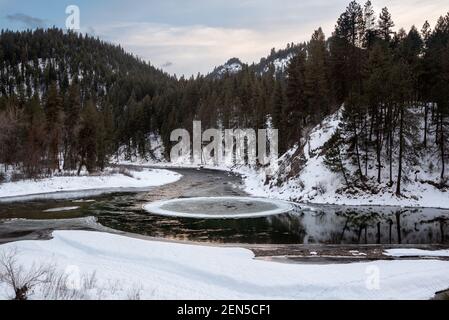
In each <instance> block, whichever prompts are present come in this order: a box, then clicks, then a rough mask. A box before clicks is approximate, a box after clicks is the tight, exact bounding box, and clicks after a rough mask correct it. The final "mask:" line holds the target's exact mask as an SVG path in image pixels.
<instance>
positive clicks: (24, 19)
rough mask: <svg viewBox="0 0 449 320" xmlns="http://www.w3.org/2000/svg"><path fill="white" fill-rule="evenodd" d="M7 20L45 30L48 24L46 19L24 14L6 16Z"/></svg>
mask: <svg viewBox="0 0 449 320" xmlns="http://www.w3.org/2000/svg"><path fill="white" fill-rule="evenodd" d="M6 19H8V20H9V21H12V22H21V23H23V24H25V25H26V26H27V27H29V28H33V29H34V28H43V27H45V25H46V23H45V20H44V19H40V18H36V17H32V16H29V15H26V14H23V13H15V14H8V15H6Z"/></svg>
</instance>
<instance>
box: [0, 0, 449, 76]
mask: <svg viewBox="0 0 449 320" xmlns="http://www.w3.org/2000/svg"><path fill="white" fill-rule="evenodd" d="M349 2H350V1H349V0H159V1H155V0H126V1H123V0H95V1H92V0H78V1H76V0H70V1H67V0H27V1H24V0H0V29H12V30H23V29H27V28H37V27H51V26H56V27H60V28H65V26H66V19H67V17H68V14H66V7H67V6H69V5H76V6H78V7H79V9H80V28H81V29H80V31H81V32H83V33H89V34H91V35H94V36H97V37H99V38H101V39H103V40H106V41H109V42H112V43H116V44H120V45H121V46H122V47H124V48H125V49H126V50H127V51H129V52H132V53H134V54H135V55H137V56H139V57H140V58H142V59H144V60H146V61H150V63H151V64H152V65H154V66H155V67H157V68H161V69H163V70H164V71H166V72H168V73H171V74H177V75H186V76H190V75H192V74H196V73H198V72H200V73H203V74H206V73H208V72H210V71H212V70H213V69H214V67H215V66H218V65H221V64H223V63H225V62H226V61H227V60H228V59H229V58H232V57H238V58H240V59H241V60H242V61H243V62H246V63H252V62H258V61H259V60H260V58H262V57H265V56H267V55H268V54H269V52H270V50H271V48H277V49H280V48H284V47H285V46H286V45H287V43H291V42H295V43H298V42H302V41H307V40H308V39H309V38H310V36H311V35H312V33H313V31H314V30H315V29H317V28H318V27H322V28H323V30H324V32H325V33H326V35H327V36H330V35H331V33H332V31H333V28H334V26H335V22H336V21H337V18H338V17H339V15H340V14H341V13H342V12H343V11H344V10H345V8H346V6H347V5H348V3H349ZM360 2H361V3H363V2H364V0H363V1H362V0H361V1H360ZM372 2H373V5H374V8H375V9H376V12H377V13H380V10H381V8H382V7H385V6H387V7H388V8H389V10H390V12H391V14H392V16H393V19H394V21H395V23H396V26H397V28H399V27H403V28H405V29H409V28H410V27H411V26H412V25H416V26H418V29H421V26H422V25H423V24H424V22H425V20H429V22H430V24H431V25H432V26H434V25H435V23H436V21H437V19H438V17H439V16H441V15H445V14H446V13H447V12H449V0H372Z"/></svg>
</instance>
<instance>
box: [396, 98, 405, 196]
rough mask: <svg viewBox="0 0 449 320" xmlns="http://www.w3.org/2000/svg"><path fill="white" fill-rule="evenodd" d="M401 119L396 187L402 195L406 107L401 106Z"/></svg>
mask: <svg viewBox="0 0 449 320" xmlns="http://www.w3.org/2000/svg"><path fill="white" fill-rule="evenodd" d="M400 108H401V119H400V128H399V167H398V182H397V188H396V195H397V196H400V195H401V180H402V153H403V144H404V137H403V135H404V107H403V106H401V107H400Z"/></svg>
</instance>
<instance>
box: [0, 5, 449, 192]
mask: <svg viewBox="0 0 449 320" xmlns="http://www.w3.org/2000/svg"><path fill="white" fill-rule="evenodd" d="M394 28H395V25H394V22H393V19H392V17H391V15H390V13H389V11H388V9H387V8H384V9H383V10H382V11H381V12H380V13H375V12H374V10H373V7H372V4H371V2H370V1H368V2H366V3H365V4H364V5H360V4H358V3H357V2H355V1H353V2H351V3H350V4H349V5H348V7H347V9H346V11H345V12H344V13H342V14H341V16H340V17H339V19H338V21H337V24H336V27H335V31H334V32H333V34H332V35H331V36H330V37H329V38H326V36H325V35H324V33H323V31H322V30H321V28H318V29H317V30H316V31H315V32H314V33H313V35H312V37H311V39H310V41H308V42H307V43H302V44H289V46H288V47H287V49H285V50H281V51H278V52H276V51H275V50H273V51H272V52H271V54H270V56H269V57H268V58H266V59H263V60H262V61H261V63H259V64H253V65H249V66H248V65H243V66H242V69H241V70H239V71H238V72H227V73H224V74H222V75H221V76H219V77H216V76H214V77H210V76H207V75H206V76H203V75H198V76H197V77H192V78H190V79H186V78H184V77H181V78H176V77H171V76H169V75H167V74H164V73H163V72H162V71H160V70H157V69H155V68H153V67H152V66H151V65H149V64H148V63H146V62H143V61H141V60H139V59H137V58H136V57H134V56H132V55H130V54H127V53H125V52H124V51H123V49H121V48H120V47H116V46H113V45H110V44H107V43H104V42H102V41H100V40H98V39H94V38H92V37H89V36H83V35H79V34H75V33H64V32H63V31H61V30H57V29H49V30H40V29H38V30H34V31H25V32H12V31H2V33H1V36H0V163H2V164H4V165H5V166H14V167H16V168H20V169H21V171H22V172H23V174H24V175H25V176H27V177H36V176H41V175H43V174H51V173H52V172H54V171H57V170H62V169H67V170H77V169H81V168H82V166H84V165H85V166H86V167H87V169H88V170H89V171H95V170H98V169H102V168H104V166H105V165H106V164H107V161H108V159H109V157H110V156H111V155H112V154H113V153H115V152H117V150H119V149H120V150H122V151H124V152H125V155H126V156H131V155H133V154H138V155H140V156H141V157H143V158H151V157H152V156H153V155H152V150H151V148H150V147H149V146H148V138H149V136H150V134H154V133H156V134H158V135H160V136H161V138H162V141H163V144H164V145H165V146H166V147H169V146H170V140H169V138H170V132H171V131H172V130H173V129H176V128H191V126H192V121H193V120H201V121H202V122H203V127H204V128H209V127H222V128H255V129H257V128H264V127H267V126H269V125H272V126H273V127H275V128H279V129H280V131H279V134H280V139H279V140H280V142H281V143H280V149H281V151H282V152H285V151H287V150H289V149H290V148H291V147H293V146H295V145H297V144H305V143H306V140H307V134H308V132H309V131H310V130H311V129H312V128H313V127H314V126H316V125H317V124H319V123H320V122H321V121H322V120H323V118H324V117H326V116H328V115H330V114H331V113H334V112H336V111H337V110H339V109H340V107H341V106H342V105H344V108H343V121H342V123H341V127H340V128H339V130H337V132H336V134H335V135H334V136H333V137H332V139H331V141H330V142H329V143H328V145H327V153H326V162H327V164H328V166H329V167H330V168H332V170H334V171H336V172H340V173H341V175H342V177H343V178H344V179H345V180H346V182H347V183H348V184H349V183H358V184H362V185H363V184H366V183H367V181H368V180H369V173H368V172H369V171H371V169H372V168H375V170H377V175H376V180H377V182H378V183H382V182H383V181H382V179H383V174H382V172H383V171H389V178H388V180H389V181H388V182H389V183H390V185H391V186H392V185H393V182H395V186H396V191H397V193H398V194H400V192H401V181H403V180H404V179H406V178H407V177H404V176H403V173H404V172H405V171H404V169H403V167H405V166H407V165H408V164H409V163H413V162H414V161H415V162H416V161H417V160H416V159H418V158H419V154H428V153H432V154H435V155H436V156H437V157H438V159H439V168H438V170H439V178H440V181H439V182H433V183H438V184H439V185H440V186H441V187H443V186H445V185H446V179H447V174H446V172H447V166H448V164H447V162H448V158H449V13H448V14H447V15H445V16H442V17H441V18H440V19H439V20H438V21H437V22H436V25H435V26H434V27H433V28H432V27H431V25H430V23H428V22H426V24H425V25H424V26H422V27H421V26H420V27H412V28H411V29H410V30H404V29H399V31H396V32H395V31H393V30H394ZM276 59H278V60H276ZM279 59H288V61H289V62H288V65H287V67H286V69H285V70H281V72H279V69H277V68H276V64H275V63H274V61H279ZM420 123H423V126H424V128H423V130H421V131H420V130H418V129H416V126H417V125H418V124H420ZM418 132H419V134H418ZM421 132H422V134H421ZM166 150H169V148H166ZM348 164H351V166H355V168H356V170H355V172H351V169H350V168H348Z"/></svg>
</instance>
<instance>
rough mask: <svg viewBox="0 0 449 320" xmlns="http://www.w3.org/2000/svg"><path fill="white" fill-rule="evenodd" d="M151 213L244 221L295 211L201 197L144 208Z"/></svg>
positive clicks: (257, 201)
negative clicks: (242, 219) (245, 219)
mask: <svg viewBox="0 0 449 320" xmlns="http://www.w3.org/2000/svg"><path fill="white" fill-rule="evenodd" d="M143 208H144V210H146V211H147V212H149V213H152V214H156V215H162V216H171V217H184V218H199V219H241V218H258V217H266V216H271V215H278V214H283V213H287V212H290V211H292V210H293V209H294V208H293V206H292V205H291V204H289V203H288V202H284V201H278V200H271V199H263V198H249V197H248V198H247V197H201V198H183V199H173V200H167V201H157V202H152V203H150V204H147V205H144V206H143Z"/></svg>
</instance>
